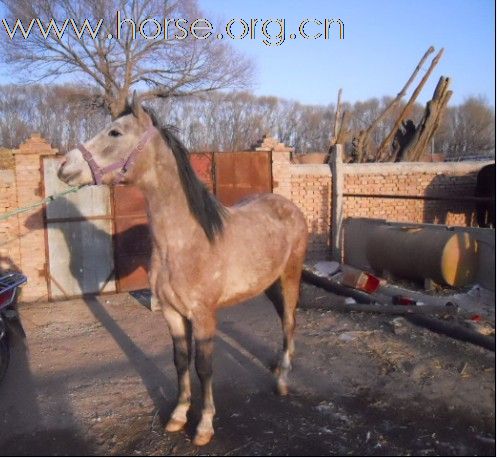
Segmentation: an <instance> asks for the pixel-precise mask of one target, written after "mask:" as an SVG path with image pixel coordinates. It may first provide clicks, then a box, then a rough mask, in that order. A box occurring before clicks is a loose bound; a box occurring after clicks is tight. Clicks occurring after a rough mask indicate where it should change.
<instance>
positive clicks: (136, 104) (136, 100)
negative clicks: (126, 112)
mask: <svg viewBox="0 0 497 458" xmlns="http://www.w3.org/2000/svg"><path fill="white" fill-rule="evenodd" d="M131 113H133V115H134V116H135V117H136V118H137V119H138V120H139V121H143V122H145V121H146V119H147V114H146V113H145V110H144V109H143V107H142V103H141V98H140V97H139V96H138V95H136V91H133V97H132V98H131Z"/></svg>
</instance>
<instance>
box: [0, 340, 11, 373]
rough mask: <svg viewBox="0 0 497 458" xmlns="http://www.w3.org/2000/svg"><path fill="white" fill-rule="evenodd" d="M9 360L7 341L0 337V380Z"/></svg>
mask: <svg viewBox="0 0 497 458" xmlns="http://www.w3.org/2000/svg"><path fill="white" fill-rule="evenodd" d="M9 361H10V348H9V341H8V339H7V338H6V337H4V338H3V339H0V381H1V380H3V378H4V377H5V373H6V372H7V367H8V366H9Z"/></svg>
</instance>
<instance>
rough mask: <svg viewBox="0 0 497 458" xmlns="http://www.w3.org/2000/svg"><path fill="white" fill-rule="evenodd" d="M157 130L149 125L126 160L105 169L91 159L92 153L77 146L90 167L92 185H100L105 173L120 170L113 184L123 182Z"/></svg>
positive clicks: (83, 147) (80, 145)
mask: <svg viewBox="0 0 497 458" xmlns="http://www.w3.org/2000/svg"><path fill="white" fill-rule="evenodd" d="M156 132H157V129H156V128H155V127H154V126H153V125H150V127H149V128H148V129H147V130H146V131H145V133H144V134H143V135H142V137H141V138H140V141H139V142H138V143H137V144H136V146H135V147H134V148H133V149H132V150H131V151H130V153H129V154H128V156H127V158H126V159H121V160H120V161H117V162H114V163H112V164H110V165H108V166H106V167H100V166H99V165H98V164H97V163H96V162H95V159H93V155H92V153H91V152H90V151H89V150H88V149H87V148H86V147H85V146H84V145H83V144H82V143H80V144H79V145H78V147H77V148H78V149H79V150H80V151H81V154H82V155H83V159H84V160H85V161H86V163H87V164H88V166H89V167H90V170H91V173H92V176H93V182H94V184H102V178H103V176H104V175H105V174H106V173H109V172H112V171H113V170H117V169H120V170H119V172H118V174H117V176H116V178H114V181H113V184H118V183H122V181H123V180H124V175H125V174H126V172H127V171H128V170H129V169H131V168H132V167H133V165H134V164H135V162H136V159H137V157H138V155H139V154H140V153H141V152H142V151H143V149H144V148H145V146H146V144H147V143H148V142H149V141H150V139H151V138H152V137H153V136H154V135H155V133H156Z"/></svg>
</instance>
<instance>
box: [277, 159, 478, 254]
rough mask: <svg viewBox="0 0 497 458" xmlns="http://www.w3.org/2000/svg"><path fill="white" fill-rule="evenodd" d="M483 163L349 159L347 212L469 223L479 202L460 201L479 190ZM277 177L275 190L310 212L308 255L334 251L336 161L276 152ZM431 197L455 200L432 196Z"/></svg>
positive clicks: (346, 168)
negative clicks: (300, 160) (295, 158)
mask: <svg viewBox="0 0 497 458" xmlns="http://www.w3.org/2000/svg"><path fill="white" fill-rule="evenodd" d="M483 165H485V164H483V163H481V162H465V163H395V164H394V163H384V164H345V165H344V166H343V169H344V171H343V173H344V189H343V193H344V194H345V195H344V198H343V218H344V219H345V218H350V217H363V218H381V219H387V220H390V221H398V222H412V223H436V224H447V225H453V226H469V225H471V223H472V216H473V208H474V204H473V203H470V202H457V197H468V196H473V195H474V189H475V184H476V174H477V172H478V170H479V169H480V168H481V167H482V166H483ZM273 180H274V186H273V192H276V193H279V194H282V195H284V196H286V197H288V198H290V199H291V200H292V201H293V202H294V203H295V204H297V205H298V206H299V207H300V209H301V210H302V211H303V212H304V215H305V216H306V218H307V223H308V226H309V230H310V245H309V250H308V256H309V257H310V258H315V257H323V256H327V255H329V246H330V245H329V240H330V230H331V227H330V223H331V221H330V218H331V199H332V196H331V184H332V176H331V171H330V167H329V166H328V165H326V164H293V163H291V162H290V153H288V152H286V153H276V154H275V153H274V152H273ZM351 194H359V195H357V196H353V195H351ZM381 195H383V196H385V195H389V196H399V198H387V197H380V196H381ZM402 197H403V198H402ZM409 197H410V198H409ZM429 197H441V198H453V199H455V200H454V201H453V202H447V201H440V200H428V199H427V198H429Z"/></svg>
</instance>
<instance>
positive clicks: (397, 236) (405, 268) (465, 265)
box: [367, 225, 478, 286]
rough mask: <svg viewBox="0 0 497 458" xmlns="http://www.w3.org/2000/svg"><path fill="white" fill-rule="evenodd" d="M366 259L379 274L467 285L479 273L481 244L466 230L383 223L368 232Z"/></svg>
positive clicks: (451, 284) (444, 283) (445, 283)
mask: <svg viewBox="0 0 497 458" xmlns="http://www.w3.org/2000/svg"><path fill="white" fill-rule="evenodd" d="M367 258H368V262H369V264H370V266H371V267H372V268H373V270H374V271H375V272H376V273H378V274H380V275H381V274H384V273H385V272H390V273H391V274H392V275H394V276H397V277H400V278H406V279H411V280H420V281H422V280H424V279H431V280H433V281H434V282H436V283H438V284H441V285H449V286H465V285H468V284H470V283H471V282H472V281H473V279H474V277H475V274H476V270H477V265H478V243H477V241H476V240H475V239H474V238H473V237H472V236H471V235H470V234H468V233H466V232H454V231H451V230H450V229H447V230H441V229H433V228H430V227H412V226H411V227H402V226H400V227H399V226H388V225H382V226H377V227H375V228H372V233H370V234H369V237H368V243H367Z"/></svg>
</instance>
